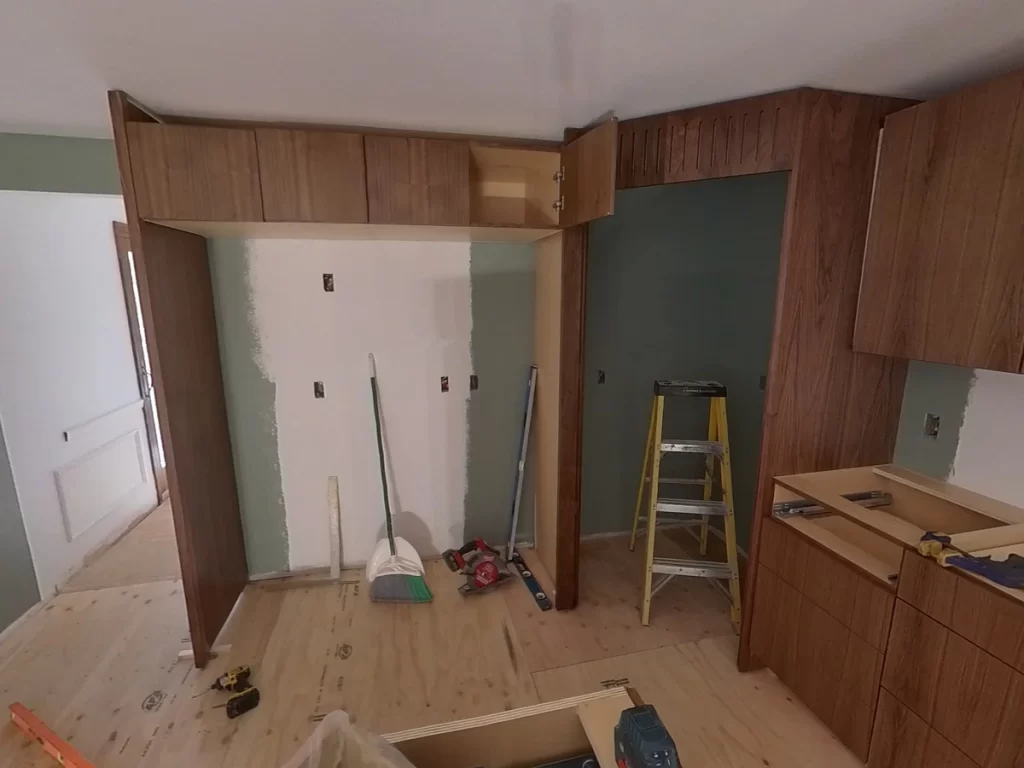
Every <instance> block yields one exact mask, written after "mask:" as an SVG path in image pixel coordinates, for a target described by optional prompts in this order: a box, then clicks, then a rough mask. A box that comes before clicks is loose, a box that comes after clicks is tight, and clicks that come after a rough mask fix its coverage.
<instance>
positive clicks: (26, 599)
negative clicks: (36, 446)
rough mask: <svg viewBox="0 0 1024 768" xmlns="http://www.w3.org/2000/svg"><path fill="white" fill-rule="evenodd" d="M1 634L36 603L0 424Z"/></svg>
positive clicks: (32, 570)
mask: <svg viewBox="0 0 1024 768" xmlns="http://www.w3.org/2000/svg"><path fill="white" fill-rule="evenodd" d="M0 584H2V585H3V586H2V587H0V630H2V629H3V628H4V627H6V626H8V625H9V624H10V623H11V622H13V621H14V620H15V619H17V618H18V617H19V616H21V615H22V614H23V613H24V612H25V611H27V610H28V609H29V608H31V607H32V606H33V605H35V604H36V603H37V602H39V584H38V582H37V581H36V570H35V566H33V565H32V553H31V551H29V548H28V538H27V537H26V536H25V521H24V519H23V518H22V516H21V504H20V503H19V501H18V490H17V488H16V487H15V486H14V474H13V473H12V471H11V459H10V456H9V455H8V453H7V441H6V440H5V439H4V430H3V424H0Z"/></svg>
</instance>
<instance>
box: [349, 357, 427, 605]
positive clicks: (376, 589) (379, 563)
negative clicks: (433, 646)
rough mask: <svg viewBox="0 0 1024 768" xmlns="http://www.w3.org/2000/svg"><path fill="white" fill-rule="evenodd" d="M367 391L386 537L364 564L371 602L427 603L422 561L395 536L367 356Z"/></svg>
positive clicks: (372, 366) (374, 387)
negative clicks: (375, 444) (370, 399)
mask: <svg viewBox="0 0 1024 768" xmlns="http://www.w3.org/2000/svg"><path fill="white" fill-rule="evenodd" d="M370 392H371V394H372V395H373V421H374V423H375V424H376V427H377V455H378V457H379V458H380V484H381V488H382V490H383V492H384V522H385V525H386V527H387V532H388V535H387V538H386V539H381V540H380V541H378V542H377V547H376V549H374V551H373V557H371V558H370V561H369V562H368V563H367V564H366V580H367V581H369V582H370V599H371V600H374V601H376V602H381V603H429V602H430V601H431V600H433V599H434V596H433V595H432V594H431V593H430V588H429V587H428V586H427V582H426V581H424V580H423V560H421V559H420V556H419V554H418V553H417V552H416V550H415V549H414V548H413V546H412V544H410V543H409V542H408V541H406V540H405V539H403V538H400V537H398V536H395V531H394V524H393V522H392V520H391V501H390V499H389V496H388V472H387V463H386V461H385V458H384V432H383V429H382V427H381V422H380V393H379V391H378V390H377V366H376V365H375V364H374V362H373V355H370Z"/></svg>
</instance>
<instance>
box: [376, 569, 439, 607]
mask: <svg viewBox="0 0 1024 768" xmlns="http://www.w3.org/2000/svg"><path fill="white" fill-rule="evenodd" d="M370 599H371V600H373V601H375V602H378V603H429V602H430V601H431V600H433V599H434V596H433V595H432V594H431V592H430V587H428V586H427V582H426V581H425V580H424V579H423V577H422V576H410V575H408V574H405V573H394V574H390V575H378V576H377V578H375V579H374V580H373V582H372V583H371V584H370Z"/></svg>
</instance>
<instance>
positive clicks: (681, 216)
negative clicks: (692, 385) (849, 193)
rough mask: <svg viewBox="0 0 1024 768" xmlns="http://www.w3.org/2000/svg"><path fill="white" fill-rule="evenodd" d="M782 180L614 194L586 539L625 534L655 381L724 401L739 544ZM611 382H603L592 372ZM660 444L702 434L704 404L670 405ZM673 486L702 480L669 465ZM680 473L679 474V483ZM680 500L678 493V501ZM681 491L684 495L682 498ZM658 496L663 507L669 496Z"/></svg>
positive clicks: (597, 253)
mask: <svg viewBox="0 0 1024 768" xmlns="http://www.w3.org/2000/svg"><path fill="white" fill-rule="evenodd" d="M787 177H788V175H787V174H785V173H776V174H765V175H757V176H746V177H742V178H734V179H719V180H713V181H702V182H693V183H688V184H676V185H670V186H656V187H647V188H639V189H632V190H626V191H622V192H619V193H618V194H617V195H616V198H615V215H614V216H610V217H608V218H605V219H600V220H598V221H596V222H594V223H592V224H591V226H590V239H589V257H588V259H589V260H588V267H587V318H586V322H587V326H586V363H585V365H586V370H585V378H584V404H583V430H584V432H583V512H582V521H581V524H582V531H583V533H584V534H588V533H603V532H612V531H623V530H628V528H629V526H630V525H631V522H632V515H633V506H634V504H635V502H636V492H637V483H638V481H639V478H640V469H641V464H642V461H643V450H644V440H645V437H646V435H647V425H648V419H649V417H650V409H651V398H652V383H653V381H654V380H655V379H658V378H679V379H683V378H689V379H717V380H719V381H722V382H723V383H725V385H726V386H727V387H728V391H729V399H728V413H729V438H730V446H731V449H732V458H733V481H734V485H735V491H736V517H737V535H738V539H739V541H740V544H741V546H746V542H747V540H748V538H749V529H750V521H751V511H752V508H753V501H754V486H755V482H756V472H757V459H758V452H759V450H760V442H761V416H762V410H763V404H764V393H763V391H762V390H761V387H760V377H761V376H763V375H765V374H766V373H767V367H768V357H769V346H770V343H771V332H772V321H773V314H774V307H775V288H776V280H777V276H778V266H779V264H778V262H779V252H780V244H781V239H782V222H783V214H784V210H785V202H786V185H787V180H788V178H787ZM599 369H600V370H603V371H604V372H605V375H606V380H605V383H604V384H599V383H598V370H599ZM666 411H667V412H666V426H665V432H664V434H665V437H667V438H668V437H680V438H682V437H692V438H697V439H703V438H705V437H706V435H707V426H708V423H707V419H708V406H707V401H702V400H685V399H682V398H678V399H674V400H668V401H667V406H666ZM673 461H674V462H675V463H669V464H667V465H666V470H667V471H668V472H671V473H672V475H674V476H677V477H680V476H689V477H699V476H700V475H701V468H700V465H698V464H693V463H692V462H691V463H690V464H689V465H687V464H686V463H685V460H684V459H682V458H680V457H674V459H673ZM673 470H675V471H673ZM687 490H690V491H692V490H693V489H686V488H681V487H678V486H677V487H676V488H675V491H676V492H677V493H678V495H680V496H683V495H686V491H687ZM680 491H682V492H680ZM663 495H668V489H667V487H666V488H665V489H663Z"/></svg>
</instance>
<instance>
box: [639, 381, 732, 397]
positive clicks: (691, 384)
mask: <svg viewBox="0 0 1024 768" xmlns="http://www.w3.org/2000/svg"><path fill="white" fill-rule="evenodd" d="M654 394H656V395H660V396H662V397H672V396H677V397H678V396H680V395H681V396H683V397H725V385H724V384H722V383H720V382H717V381H679V380H668V379H660V380H658V381H655V382H654Z"/></svg>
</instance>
